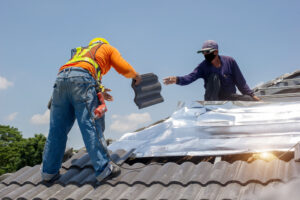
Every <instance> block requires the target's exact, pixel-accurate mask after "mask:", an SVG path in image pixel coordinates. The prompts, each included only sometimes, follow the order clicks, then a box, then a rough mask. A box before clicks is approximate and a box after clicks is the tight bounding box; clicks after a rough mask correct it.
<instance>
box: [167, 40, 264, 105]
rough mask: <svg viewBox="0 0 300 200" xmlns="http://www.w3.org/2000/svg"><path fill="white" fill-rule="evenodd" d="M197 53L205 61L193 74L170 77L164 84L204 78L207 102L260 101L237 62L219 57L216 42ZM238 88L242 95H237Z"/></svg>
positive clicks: (185, 83)
mask: <svg viewBox="0 0 300 200" xmlns="http://www.w3.org/2000/svg"><path fill="white" fill-rule="evenodd" d="M197 53H202V54H203V55H204V58H205V60H204V61H202V62H201V63H200V64H199V65H198V67H196V68H195V69H194V71H193V72H192V73H190V74H188V75H185V76H177V77H176V76H170V77H167V78H164V80H163V82H164V84H166V85H169V84H175V83H176V84H178V85H188V84H190V83H192V82H194V81H195V80H197V79H198V78H203V79H204V88H205V95H204V99H205V101H218V100H220V101H222V100H230V101H235V100H238V101H259V100H260V99H259V98H258V97H257V96H255V95H254V93H253V91H252V90H251V89H250V88H249V86H248V85H247V83H246V80H245V78H244V76H243V74H242V72H241V70H240V68H239V66H238V64H237V63H236V61H235V60H234V59H233V58H231V57H229V56H223V55H219V48H218V44H217V43H216V42H215V41H213V40H207V41H205V42H204V43H203V46H202V49H201V50H200V51H198V52H197ZM236 86H237V88H238V89H239V91H240V92H241V93H242V95H238V94H236Z"/></svg>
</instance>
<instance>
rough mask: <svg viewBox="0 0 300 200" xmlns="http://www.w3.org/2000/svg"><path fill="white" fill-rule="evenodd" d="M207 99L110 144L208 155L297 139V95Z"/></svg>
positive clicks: (147, 153) (287, 144)
mask: <svg viewBox="0 0 300 200" xmlns="http://www.w3.org/2000/svg"><path fill="white" fill-rule="evenodd" d="M209 103H210V104H208V102H193V103H191V104H189V105H185V106H183V107H182V108H180V109H179V110H177V111H175V112H174V113H173V114H172V115H171V117H170V118H168V119H167V120H165V121H163V122H161V123H159V124H156V125H154V126H151V127H149V128H146V129H144V130H141V131H138V132H132V133H127V134H124V135H123V137H122V138H121V139H120V140H118V141H116V142H114V143H113V144H112V145H111V146H110V147H109V148H110V150H112V151H115V150H117V149H118V148H120V147H122V148H123V149H125V150H130V149H133V148H134V149H135V152H134V153H135V154H136V156H137V157H153V156H180V155H181V156H184V155H193V156H195V155H196V156H209V155H228V154H236V153H246V152H248V153H249V152H261V151H270V150H287V149H290V148H291V147H292V146H294V145H295V144H296V143H297V142H298V141H300V116H299V113H300V101H295V102H273V103H270V102H239V101H237V102H209ZM212 103H214V104H212Z"/></svg>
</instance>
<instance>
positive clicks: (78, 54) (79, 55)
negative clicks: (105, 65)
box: [66, 42, 104, 91]
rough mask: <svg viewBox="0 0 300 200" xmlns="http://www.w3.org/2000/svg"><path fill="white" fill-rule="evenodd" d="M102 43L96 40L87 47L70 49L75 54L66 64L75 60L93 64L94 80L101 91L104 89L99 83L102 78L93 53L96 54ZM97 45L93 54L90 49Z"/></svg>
mask: <svg viewBox="0 0 300 200" xmlns="http://www.w3.org/2000/svg"><path fill="white" fill-rule="evenodd" d="M102 44H103V43H102V42H97V43H94V44H92V45H89V46H88V47H77V48H75V49H72V54H73V52H75V54H74V55H72V58H71V59H70V60H69V61H68V62H67V63H66V64H71V63H75V62H88V63H90V64H91V65H93V66H94V68H95V71H96V80H97V82H98V83H99V87H100V89H101V91H104V87H103V85H102V84H101V78H102V76H101V69H100V67H99V65H98V63H97V62H96V61H95V54H96V52H97V50H98V49H99V48H100V47H101V46H102ZM97 45H98V47H97V49H96V50H95V53H94V55H93V54H92V53H91V49H92V48H94V47H96V46H97ZM87 53H89V54H90V56H91V57H92V58H90V57H87V56H85V55H86V54H87Z"/></svg>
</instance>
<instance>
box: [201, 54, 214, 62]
mask: <svg viewBox="0 0 300 200" xmlns="http://www.w3.org/2000/svg"><path fill="white" fill-rule="evenodd" d="M204 57H205V60H207V61H208V62H211V61H212V60H213V59H214V58H215V57H216V55H215V54H214V52H211V53H209V54H205V55H204Z"/></svg>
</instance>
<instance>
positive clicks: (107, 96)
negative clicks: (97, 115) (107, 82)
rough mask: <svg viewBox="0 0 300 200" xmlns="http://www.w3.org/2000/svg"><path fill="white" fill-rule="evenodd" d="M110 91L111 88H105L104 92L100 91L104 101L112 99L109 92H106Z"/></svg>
mask: <svg viewBox="0 0 300 200" xmlns="http://www.w3.org/2000/svg"><path fill="white" fill-rule="evenodd" d="M110 91H111V89H108V88H105V90H104V92H102V94H103V97H104V100H105V101H113V100H114V98H113V97H112V96H111V95H110V94H108V93H107V92H110Z"/></svg>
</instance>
